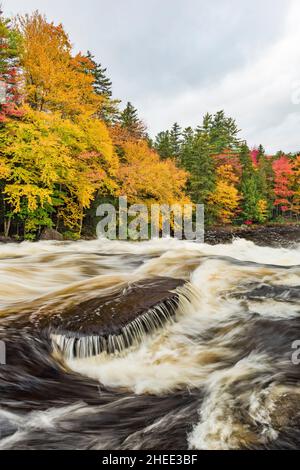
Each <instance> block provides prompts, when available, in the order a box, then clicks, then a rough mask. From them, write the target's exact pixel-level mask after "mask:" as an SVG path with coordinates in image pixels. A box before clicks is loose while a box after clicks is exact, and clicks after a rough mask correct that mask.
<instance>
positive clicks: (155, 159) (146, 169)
mask: <svg viewBox="0 0 300 470" xmlns="http://www.w3.org/2000/svg"><path fill="white" fill-rule="evenodd" d="M122 148H123V151H124V153H125V157H124V159H125V162H124V163H123V164H122V165H121V166H120V169H119V172H118V179H119V186H120V189H119V195H123V194H125V195H126V196H127V198H128V201H129V202H130V203H138V202H143V203H145V204H148V205H150V204H151V203H155V202H157V203H162V204H173V203H179V204H183V203H187V202H189V199H188V198H187V197H186V195H185V194H184V186H185V184H186V179H187V172H186V171H184V170H182V169H179V168H177V167H176V165H175V163H174V162H173V161H172V160H163V161H162V160H160V158H159V156H158V154H157V153H156V152H155V151H154V150H151V149H150V148H149V147H148V145H147V143H146V142H145V141H142V140H139V141H127V142H124V143H123V145H122Z"/></svg>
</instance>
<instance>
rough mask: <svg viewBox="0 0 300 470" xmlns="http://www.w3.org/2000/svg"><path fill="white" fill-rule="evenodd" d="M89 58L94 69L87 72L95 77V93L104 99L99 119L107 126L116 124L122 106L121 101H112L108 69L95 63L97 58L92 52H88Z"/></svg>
mask: <svg viewBox="0 0 300 470" xmlns="http://www.w3.org/2000/svg"><path fill="white" fill-rule="evenodd" d="M87 58H88V59H89V61H90V62H91V64H92V65H93V68H92V69H91V70H88V71H87V72H89V73H91V74H92V75H93V77H94V83H93V87H94V91H95V93H96V94H97V95H100V96H102V97H103V101H102V103H101V107H100V110H99V112H98V117H99V118H100V119H102V120H103V121H105V122H106V123H107V124H114V123H116V122H117V120H118V117H119V109H118V106H119V104H120V100H114V99H112V88H111V87H112V82H111V80H110V79H109V78H108V77H107V76H106V68H104V67H102V66H101V64H99V63H97V62H96V61H95V58H94V56H93V55H92V54H91V52H90V51H88V52H87Z"/></svg>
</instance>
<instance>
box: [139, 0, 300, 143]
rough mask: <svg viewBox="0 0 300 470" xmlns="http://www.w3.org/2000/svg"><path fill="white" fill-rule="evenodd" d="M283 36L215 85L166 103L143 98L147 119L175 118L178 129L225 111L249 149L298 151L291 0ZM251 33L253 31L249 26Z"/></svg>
mask: <svg viewBox="0 0 300 470" xmlns="http://www.w3.org/2000/svg"><path fill="white" fill-rule="evenodd" d="M283 21H284V22H285V24H284V29H283V33H282V35H281V37H280V38H279V39H278V40H277V41H276V42H275V43H274V44H272V45H270V46H267V47H266V48H262V50H261V53H260V54H259V56H258V57H257V58H256V60H255V61H254V62H251V61H248V62H247V63H246V64H241V66H240V67H239V68H238V69H235V70H234V71H233V72H228V73H226V74H225V75H224V76H223V77H222V79H221V80H220V81H219V82H215V83H214V82H213V83H211V84H210V85H209V86H206V87H199V88H198V89H192V90H189V91H187V92H183V93H180V94H177V95H175V96H173V97H172V98H171V99H170V97H168V99H164V97H163V96H159V97H158V96H156V97H152V98H151V99H148V100H145V102H144V103H143V105H144V106H145V109H146V112H145V115H146V116H147V117H148V121H149V122H153V123H155V124H154V125H155V130H156V131H157V130H158V129H161V127H162V126H163V123H165V122H167V123H168V124H171V123H172V122H173V121H174V120H178V121H179V122H180V123H181V124H182V125H184V126H186V125H189V124H193V125H195V124H197V123H199V121H200V119H201V116H202V115H203V113H204V112H206V111H209V112H215V111H217V110H218V109H222V108H223V109H225V112H226V113H227V114H229V115H232V116H233V117H235V118H236V119H237V121H238V124H239V126H240V127H241V128H242V133H241V134H242V136H243V137H244V138H246V139H247V140H248V143H249V144H250V145H258V144H259V143H262V144H263V145H264V146H265V147H266V149H267V150H268V151H276V150H278V149H282V150H285V151H293V150H298V149H300V138H299V130H300V127H299V124H300V104H296V103H295V101H297V100H295V99H294V102H293V94H294V97H295V96H296V98H298V100H299V96H300V92H299V91H298V90H295V86H298V85H299V81H300V49H299V44H300V28H299V21H300V3H299V2H297V0H295V1H292V2H290V5H289V8H288V12H287V16H286V18H284V19H283ZM253 34H255V28H254V27H253Z"/></svg>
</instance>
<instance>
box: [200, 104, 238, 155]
mask: <svg viewBox="0 0 300 470" xmlns="http://www.w3.org/2000/svg"><path fill="white" fill-rule="evenodd" d="M196 130H197V132H198V133H203V132H204V133H206V134H208V135H209V137H210V143H211V145H212V147H213V151H214V153H220V152H222V151H223V150H225V149H232V150H236V149H237V148H238V147H239V145H240V140H239V139H238V137H237V135H238V133H239V129H238V127H237V125H236V122H235V120H234V119H232V118H230V117H226V116H225V113H224V111H223V110H222V111H218V112H217V113H216V114H215V115H214V116H212V115H211V114H209V113H207V114H205V116H204V118H203V122H202V125H201V126H199V127H198V128H197V129H196Z"/></svg>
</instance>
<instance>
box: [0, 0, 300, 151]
mask: <svg viewBox="0 0 300 470" xmlns="http://www.w3.org/2000/svg"><path fill="white" fill-rule="evenodd" d="M2 3H3V7H4V11H5V14H7V15H11V14H16V13H24V12H31V11H33V10H35V9H39V10H40V11H41V12H43V13H45V14H46V16H47V18H48V19H49V20H53V21H54V22H55V23H59V22H62V23H63V25H64V26H65V29H66V30H67V32H68V33H69V36H70V38H71V41H72V43H73V44H74V49H75V50H76V51H78V50H81V51H83V52H85V51H86V50H90V51H92V52H93V53H94V55H95V57H96V59H97V60H98V61H100V62H101V63H102V64H103V65H104V66H105V67H107V71H108V75H109V77H110V78H111V79H112V81H113V93H114V96H115V97H116V98H120V99H122V101H123V102H124V103H126V101H131V102H132V103H133V104H134V105H135V106H136V107H137V108H138V110H139V114H140V117H141V118H142V119H143V120H144V121H145V123H146V124H147V126H148V129H149V131H150V134H151V135H154V134H155V133H156V132H158V131H160V130H164V129H166V128H168V127H169V126H170V125H171V124H172V123H173V122H174V121H177V122H178V123H179V124H180V125H182V126H187V125H192V126H196V125H197V124H199V123H200V122H201V119H202V116H203V114H204V113H205V112H207V111H208V112H211V113H214V112H216V111H217V110H219V109H224V110H225V112H226V114H228V115H230V116H232V117H234V118H235V119H236V120H237V123H238V126H239V128H240V129H242V132H241V137H243V138H246V139H247V141H248V144H249V145H250V146H255V145H258V144H260V143H262V144H263V145H264V146H265V148H266V149H267V150H268V151H270V152H271V151H276V150H279V149H282V150H284V151H295V150H299V149H300V27H299V24H300V1H299V0H243V1H241V0H210V1H209V0H206V1H204V0H110V1H109V0H84V1H82V0H26V1H24V0H2Z"/></svg>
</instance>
